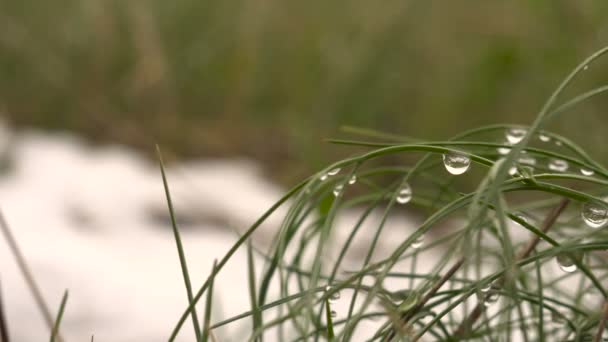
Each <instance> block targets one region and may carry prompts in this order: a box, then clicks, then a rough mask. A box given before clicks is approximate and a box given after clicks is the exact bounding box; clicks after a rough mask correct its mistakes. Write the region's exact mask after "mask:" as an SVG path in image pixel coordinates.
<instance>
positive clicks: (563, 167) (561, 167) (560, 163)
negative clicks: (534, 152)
mask: <svg viewBox="0 0 608 342" xmlns="http://www.w3.org/2000/svg"><path fill="white" fill-rule="evenodd" d="M568 167H569V165H568V162H567V161H565V160H562V159H551V161H549V170H551V171H556V172H566V171H567V170H568Z"/></svg>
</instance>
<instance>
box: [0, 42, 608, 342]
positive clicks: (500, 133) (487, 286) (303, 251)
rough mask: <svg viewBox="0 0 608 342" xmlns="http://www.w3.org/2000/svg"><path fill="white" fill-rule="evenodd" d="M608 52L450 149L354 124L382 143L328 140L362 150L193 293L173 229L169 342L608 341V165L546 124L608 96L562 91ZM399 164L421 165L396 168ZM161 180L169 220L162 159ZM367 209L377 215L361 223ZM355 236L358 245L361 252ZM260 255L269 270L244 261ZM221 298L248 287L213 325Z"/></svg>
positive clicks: (292, 199) (333, 168)
mask: <svg viewBox="0 0 608 342" xmlns="http://www.w3.org/2000/svg"><path fill="white" fill-rule="evenodd" d="M606 52H608V48H604V49H602V50H600V51H598V52H597V53H595V54H593V55H592V56H590V57H589V58H587V59H586V60H585V61H583V63H581V64H580V65H579V66H577V67H576V68H575V69H574V70H573V71H572V73H570V74H569V75H568V76H567V77H566V78H565V80H564V81H563V83H561V84H560V85H559V87H558V88H557V90H556V91H555V92H554V93H553V94H552V95H551V96H550V97H549V99H548V100H547V101H546V103H545V105H544V106H543V107H542V109H541V111H540V112H539V114H538V116H537V117H536V119H535V120H534V121H533V122H532V123H531V124H530V125H529V126H514V125H502V124H500V125H493V126H487V127H480V128H478V129H474V130H471V131H467V132H464V133H462V134H459V135H458V136H455V137H453V138H451V139H449V140H445V141H425V140H419V139H416V138H410V137H398V136H392V135H383V134H382V133H379V132H373V131H366V130H362V129H360V130H354V129H350V131H351V132H357V133H359V134H361V135H362V136H364V137H365V139H374V140H376V141H374V142H368V141H345V140H333V141H332V142H333V143H336V144H345V145H352V146H353V149H356V151H357V154H355V155H354V156H353V157H351V158H348V159H344V160H341V161H338V162H336V163H334V164H332V165H330V166H328V167H327V168H326V169H324V170H322V171H321V172H319V173H317V174H315V175H312V176H311V177H309V178H307V179H306V180H304V181H303V182H301V183H300V184H298V185H297V186H295V187H294V188H292V189H291V190H290V191H288V192H287V193H286V194H285V196H284V197H283V198H282V199H281V200H280V201H279V202H277V203H276V204H275V205H274V206H273V207H272V208H270V209H269V210H268V212H267V213H266V214H265V215H264V216H262V217H261V218H260V219H259V220H258V221H257V222H255V223H254V224H253V225H252V226H251V227H250V228H249V229H248V230H247V231H246V232H245V233H244V234H242V235H241V237H240V239H239V240H238V242H237V243H236V244H235V245H234V247H233V248H232V249H231V250H230V252H229V253H228V254H227V255H224V256H219V255H218V256H217V257H218V259H217V261H216V263H215V265H214V268H213V269H214V271H213V272H212V274H210V275H209V277H208V279H207V280H206V281H205V283H204V284H203V285H202V286H200V287H199V284H191V282H190V280H189V272H188V268H187V266H186V264H187V260H186V258H185V253H184V251H183V248H182V245H181V241H180V235H179V229H178V227H177V224H176V223H175V222H176V220H173V225H174V234H175V240H176V243H177V247H178V251H179V261H180V264H181V267H182V270H183V278H184V283H185V288H186V292H187V293H186V294H185V296H187V297H188V299H189V302H190V303H191V305H190V307H189V308H187V309H186V310H185V311H184V314H183V316H182V317H181V318H180V319H179V321H178V323H177V324H176V327H175V330H174V331H173V332H172V333H171V335H170V338H169V340H173V339H174V338H175V336H177V334H179V332H180V331H181V330H183V329H193V330H194V332H195V334H196V335H197V338H198V340H199V341H209V340H218V341H222V340H225V339H229V338H230V336H224V335H222V331H221V329H222V328H223V327H225V326H229V325H238V324H241V323H242V322H246V323H247V324H248V325H247V327H248V329H249V330H248V331H250V333H249V334H248V335H249V339H250V340H252V341H262V340H265V341H277V340H278V341H309V340H310V341H313V340H314V341H323V340H338V341H351V340H357V341H368V340H369V341H397V340H399V341H416V340H421V341H437V340H440V341H448V340H462V339H465V338H474V339H475V340H484V341H512V340H521V341H589V340H592V341H602V340H603V339H605V337H604V336H608V335H606V333H607V332H605V326H606V324H607V320H608V292H607V290H606V288H605V287H604V284H606V278H607V276H608V272H607V268H608V266H607V265H608V263H607V262H606V261H607V260H606V259H607V258H608V255H607V253H606V250H607V249H608V234H607V230H606V228H605V226H606V224H607V223H608V204H607V203H606V198H605V196H607V195H608V169H606V168H605V167H604V166H602V165H600V164H598V163H597V162H596V161H595V160H594V159H593V158H592V157H591V156H589V155H587V154H586V153H585V151H584V149H583V148H582V147H580V146H578V145H576V144H575V143H574V142H572V141H570V140H568V139H567V138H565V137H563V136H560V135H556V134H554V133H552V132H549V131H546V130H544V129H543V128H544V127H545V125H546V124H547V123H548V122H549V121H550V120H551V119H552V118H554V117H555V116H557V115H572V114H573V113H574V114H575V113H576V112H575V110H576V105H577V104H579V103H580V102H583V101H586V100H590V99H591V98H592V97H593V96H595V95H599V94H602V93H603V92H605V91H607V90H608V86H603V87H600V88H596V89H592V90H590V91H588V92H585V93H583V94H580V95H578V96H575V97H573V98H564V97H563V96H562V91H563V90H564V89H565V88H566V87H567V86H568V85H570V84H571V83H572V82H574V81H575V80H576V79H577V76H580V75H581V71H583V70H586V69H589V68H593V62H594V61H595V60H596V59H597V58H599V57H601V56H602V55H603V54H605V53H606ZM403 155H415V156H417V157H418V161H417V162H416V163H415V164H414V165H400V164H399V163H398V161H399V160H400V157H401V156H403ZM389 161H390V162H389ZM161 170H163V172H162V174H163V181H164V185H165V189H166V193H167V200H168V204H169V210H170V211H171V214H172V217H174V214H173V208H172V205H171V197H170V191H169V189H170V182H168V181H167V179H166V177H165V174H164V167H163V166H162V162H161ZM462 177H471V178H475V180H476V182H475V183H476V184H478V185H477V187H476V188H471V189H468V188H466V187H464V186H462V185H461V184H470V183H469V182H460V181H459V179H461V178H462ZM283 205H285V206H289V210H288V212H287V214H286V215H285V217H284V220H283V222H282V225H281V227H280V229H279V230H278V231H277V232H276V235H275V236H274V241H273V243H272V247H271V248H270V249H269V250H267V251H263V250H261V248H259V247H257V246H255V245H253V244H252V243H251V240H250V238H251V235H252V234H255V231H256V229H257V228H258V227H259V226H260V225H261V224H262V223H263V222H264V220H265V219H266V218H267V217H268V216H269V215H271V214H272V213H273V211H275V210H276V209H277V208H278V207H280V206H283ZM410 207H415V208H417V209H418V211H419V212H421V213H423V214H424V215H425V216H424V220H423V222H422V224H420V225H419V226H418V227H417V229H416V230H415V232H413V233H412V234H410V235H409V236H408V237H407V238H405V239H404V240H403V241H395V245H394V246H395V247H394V249H393V250H388V251H387V250H380V249H379V248H377V247H378V246H379V241H382V240H385V239H389V240H390V239H394V237H392V236H389V235H387V234H384V233H386V231H383V228H385V226H386V225H387V224H388V222H389V221H390V220H391V218H393V217H394V214H396V213H398V212H401V211H403V210H404V208H410ZM351 208H356V209H357V210H358V213H359V220H358V221H357V222H356V224H355V225H353V226H350V227H348V231H347V232H346V234H342V235H340V234H339V233H340V232H338V231H336V230H335V229H334V228H335V227H336V222H337V220H339V219H340V215H341V213H342V212H343V211H345V210H348V209H351ZM377 213H380V216H381V220H380V221H379V223H378V224H373V225H371V224H370V222H369V221H370V220H369V218H370V217H371V216H372V215H373V214H377ZM338 236H340V237H341V238H337V237H338ZM342 237H345V238H342ZM356 242H357V243H358V244H361V243H364V245H365V246H366V247H367V248H366V250H364V251H363V252H361V251H358V252H357V253H355V252H354V251H353V250H352V246H353V245H354V244H355V243H356ZM239 248H243V249H247V251H248V256H249V263H248V265H249V267H248V269H247V270H243V272H248V275H249V283H248V284H242V285H241V284H235V287H234V288H231V289H221V288H214V286H213V284H214V278H215V277H216V275H219V276H221V271H222V269H223V268H225V267H231V264H230V263H229V260H230V258H231V256H232V255H233V254H234V252H235V251H236V250H237V249H239ZM258 258H264V260H265V263H264V267H262V268H260V267H258V268H255V267H254V265H255V262H254V261H255V260H257V259H258ZM254 259H255V260H254ZM190 272H194V271H193V270H190ZM238 286H241V287H240V288H239V287H238ZM215 291H248V292H249V293H250V299H251V300H250V301H251V308H250V310H249V311H247V312H243V313H242V314H240V315H238V316H235V317H232V318H229V319H226V320H222V321H217V320H216V319H214V317H212V312H213V310H212V307H213V293H214V292H215ZM65 299H67V296H66V297H64V301H62V307H61V309H60V310H59V313H60V314H59V315H57V316H58V317H61V312H62V311H63V308H64V305H65V303H66V301H65ZM199 302H200V303H201V304H200V305H199V306H195V304H197V303H199ZM67 305H68V306H69V301H68V303H67ZM195 308H197V309H198V310H195ZM0 317H1V316H0ZM58 323H59V319H57V322H56V323H55V326H57V325H58ZM54 331H56V329H55V330H54Z"/></svg>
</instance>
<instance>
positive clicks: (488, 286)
mask: <svg viewBox="0 0 608 342" xmlns="http://www.w3.org/2000/svg"><path fill="white" fill-rule="evenodd" d="M491 288H492V283H487V284H486V285H485V286H483V287H482V288H480V289H479V291H481V292H483V293H486V292H488V291H490V289H491Z"/></svg>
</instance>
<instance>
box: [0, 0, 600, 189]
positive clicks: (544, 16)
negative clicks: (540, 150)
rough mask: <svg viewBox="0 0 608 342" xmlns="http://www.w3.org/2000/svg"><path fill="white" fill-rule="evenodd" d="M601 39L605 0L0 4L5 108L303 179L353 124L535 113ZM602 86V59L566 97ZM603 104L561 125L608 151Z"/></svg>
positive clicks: (400, 129)
mask: <svg viewBox="0 0 608 342" xmlns="http://www.w3.org/2000/svg"><path fill="white" fill-rule="evenodd" d="M606 44H608V2H607V1H603V0H597V1H590V0H577V1H571V0H569V1H565V0H564V1H554V0H551V1H549V0H545V1H541V0H538V1H532V0H527V1H524V0H518V1H488V0H469V1H465V0H450V1H408V0H398V1H396V0H386V1H381V2H377V1H361V0H351V1H343V0H336V1H319V0H312V1H306V2H303V1H284V0H281V1H279V0H222V1H220V0H172V1H166V0H129V1H125V0H87V1H83V0H55V1H37V0H19V1H2V2H0V106H1V107H0V108H1V109H2V111H4V112H5V115H7V116H8V118H9V120H10V122H11V123H13V124H15V125H17V126H21V127H23V126H35V127H42V128H48V129H53V130H69V131H76V132H78V133H80V134H83V135H85V136H87V137H89V138H90V139H91V140H93V141H101V142H113V143H114V142H120V143H126V144H129V145H132V146H136V147H138V148H140V149H142V150H143V151H146V152H147V153H152V152H153V148H152V146H153V144H154V143H156V142H158V143H160V144H161V145H163V149H164V150H165V151H166V153H167V152H171V153H172V154H173V155H174V157H183V158H188V157H217V156H222V157H232V156H245V157H251V158H255V159H258V160H261V161H262V162H263V163H265V165H266V166H267V170H268V171H270V173H271V174H272V175H274V176H275V177H277V178H278V179H280V180H282V181H289V182H291V181H293V179H294V178H295V177H300V176H302V175H306V174H308V173H309V172H311V171H312V170H317V169H318V168H319V167H320V166H321V165H323V164H324V163H326V162H327V161H328V160H331V159H333V158H334V157H337V156H338V155H339V154H344V153H349V150H348V149H345V148H343V147H332V148H327V146H325V145H324V143H323V142H322V139H323V138H327V137H336V136H344V134H341V133H340V132H339V130H338V129H339V127H340V126H341V125H355V126H362V127H367V128H372V129H378V130H386V131H390V132H394V133H399V134H404V135H410V136H414V137H422V138H428V139H445V138H447V137H449V136H450V135H452V134H454V133H456V132H459V131H462V130H463V129H466V128H471V127H474V126H478V125H482V124H490V123H496V122H506V123H522V124H527V123H530V122H531V120H532V118H533V116H534V114H535V113H536V112H537V111H538V110H539V108H540V107H541V105H542V103H543V101H544V100H545V99H546V97H547V96H548V95H549V93H550V91H551V90H552V89H554V88H555V87H556V85H557V83H558V82H559V81H560V80H561V78H562V77H563V76H565V75H566V73H567V72H569V71H570V70H571V68H572V67H573V66H574V65H575V64H576V63H578V62H579V61H580V60H581V59H582V58H583V57H585V56H587V55H588V54H589V53H591V52H592V51H595V50H596V49H598V48H599V47H601V46H604V45H606ZM602 81H603V83H608V63H599V64H597V65H594V66H591V67H590V68H589V72H588V73H586V75H585V78H584V79H581V80H579V82H578V84H577V87H575V88H576V89H574V90H573V91H572V92H571V95H574V94H577V93H578V92H580V91H582V90H583V89H588V88H590V87H591V86H593V85H599V84H603V83H602ZM577 90H578V91H577ZM607 105H608V98H606V97H603V98H597V99H594V100H593V101H591V102H589V103H587V104H585V105H583V106H580V107H578V108H577V109H576V110H577V114H576V115H564V116H563V117H561V118H560V119H559V120H558V121H557V122H556V123H555V124H554V126H553V127H550V128H552V129H555V130H557V131H559V132H562V133H563V132H566V133H565V134H566V135H567V136H569V137H571V138H573V139H578V141H582V142H583V143H584V144H586V147H588V148H589V149H590V151H591V152H592V153H594V154H596V155H597V154H600V153H602V154H606V152H608V147H607V146H606V144H605V143H604V136H605V131H606V127H608V125H607V124H608V118H607V117H606V115H605V112H606V108H607ZM590 132H591V134H590ZM500 139H501V137H497V141H498V140H500ZM599 159H600V160H604V161H606V160H608V158H606V157H604V158H602V157H601V155H599Z"/></svg>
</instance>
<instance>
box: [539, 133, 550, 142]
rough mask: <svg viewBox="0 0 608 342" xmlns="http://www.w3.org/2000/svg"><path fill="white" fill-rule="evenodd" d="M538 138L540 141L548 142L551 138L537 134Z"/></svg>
mask: <svg viewBox="0 0 608 342" xmlns="http://www.w3.org/2000/svg"><path fill="white" fill-rule="evenodd" d="M538 139H540V141H542V142H549V141H550V140H551V137H550V136H548V135H545V134H539V135H538Z"/></svg>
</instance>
